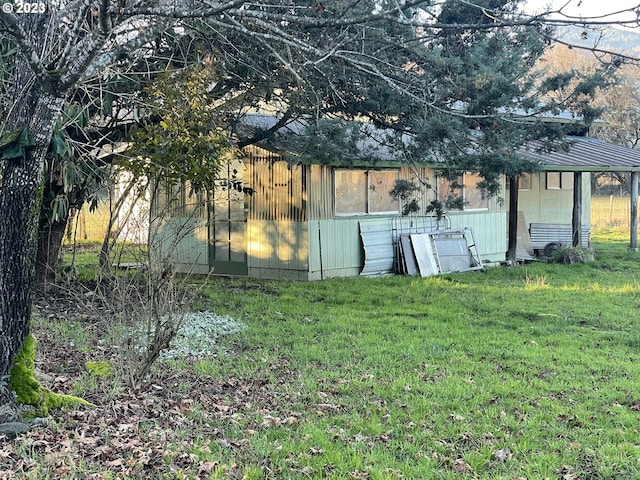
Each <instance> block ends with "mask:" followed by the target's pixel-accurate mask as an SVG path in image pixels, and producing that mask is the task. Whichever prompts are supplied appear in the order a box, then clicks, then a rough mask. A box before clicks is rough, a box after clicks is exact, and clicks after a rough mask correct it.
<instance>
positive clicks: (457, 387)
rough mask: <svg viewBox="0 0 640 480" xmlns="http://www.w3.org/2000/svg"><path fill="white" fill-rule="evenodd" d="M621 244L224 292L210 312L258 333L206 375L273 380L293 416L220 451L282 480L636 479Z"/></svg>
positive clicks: (639, 447) (633, 283)
mask: <svg viewBox="0 0 640 480" xmlns="http://www.w3.org/2000/svg"><path fill="white" fill-rule="evenodd" d="M624 241H625V240H624V239H623V237H622V236H620V235H616V236H613V238H612V237H611V236H610V237H608V238H607V241H606V242H598V241H596V248H597V250H598V252H599V253H598V259H597V260H596V262H593V263H591V264H585V265H571V266H562V265H550V264H542V263H537V264H531V265H529V266H522V267H517V268H502V267H500V268H493V269H490V270H488V271H486V272H483V273H477V272H475V273H467V274H460V275H447V276H441V277H434V278H428V279H418V278H408V277H399V276H398V277H386V278H374V279H371V278H350V279H335V280H329V281H323V282H317V283H296V282H282V281H280V282H266V281H252V280H224V279H219V280H214V281H212V282H211V283H210V284H209V286H208V290H207V291H208V298H209V301H210V302H211V305H215V306H216V308H217V310H218V311H219V312H221V313H227V314H229V315H232V316H235V317H236V318H241V319H242V320H243V321H244V322H246V323H247V324H248V325H249V326H250V328H249V330H248V332H247V333H245V334H244V336H243V338H242V340H241V343H242V345H243V347H242V348H241V346H240V345H238V348H237V351H236V354H235V355H234V356H233V359H227V361H222V362H220V361H216V362H213V363H203V364H201V365H200V366H199V368H201V369H202V370H203V371H205V372H207V373H209V374H212V375H215V376H217V377H222V378H224V376H225V375H233V376H243V377H247V378H269V379H270V382H272V383H273V385H274V386H275V385H277V388H279V389H281V391H280V392H279V393H280V394H281V395H282V396H283V397H284V398H286V399H287V400H286V401H284V402H282V403H281V404H280V405H279V408H281V409H282V411H281V412H278V411H276V413H277V416H278V418H286V417H289V416H291V415H292V412H294V413H295V418H296V422H295V423H292V424H275V425H269V426H265V427H262V428H258V429H257V433H255V434H254V435H253V436H252V437H250V442H249V444H248V445H247V446H246V448H243V449H242V451H234V452H227V451H225V450H221V451H220V452H217V453H218V454H219V455H222V456H223V458H224V460H225V463H227V464H236V465H239V466H240V467H241V468H242V469H243V471H245V472H251V471H254V470H255V471H260V462H264V461H265V459H268V461H269V465H271V466H272V467H271V470H274V468H275V469H276V470H277V471H278V472H280V474H279V475H275V477H277V478H309V477H310V478H325V477H327V476H330V477H331V478H357V477H358V475H361V476H363V478H381V479H382V478H400V477H403V478H438V479H440V478H459V477H460V475H462V476H467V477H470V478H473V477H476V478H487V479H498V478H504V479H507V478H509V479H511V478H562V475H566V477H565V478H611V479H614V478H615V479H620V478H639V477H640V461H639V459H640V442H639V441H638V428H639V427H640V413H639V412H637V411H636V407H635V406H636V402H637V401H638V400H639V399H640V382H639V378H640V377H639V375H640V362H639V360H640V320H639V319H638V313H639V309H640V285H639V283H638V264H639V262H640V257H638V255H637V254H632V253H628V252H627V251H626V244H625V243H624ZM267 366H269V372H265V368H267ZM282 366H286V372H284V373H283V372H281V371H280V370H279V369H280V368H281V367H282ZM281 375H286V378H285V379H283V377H282V376H281ZM271 415H275V414H274V413H272V414H271ZM258 420H259V419H258ZM256 421H257V420H256V418H253V417H251V416H250V415H249V416H247V417H246V418H245V419H244V422H239V424H237V425H235V432H236V434H237V435H240V436H244V435H246V433H245V432H246V429H250V430H253V429H252V428H250V425H253V424H255V423H256ZM504 449H508V453H507V454H505V456H504V460H500V459H499V458H498V456H499V455H498V453H497V452H499V451H500V450H502V451H503V452H507V450H504ZM327 472H330V474H328V473H327ZM365 472H366V473H365ZM562 472H564V473H562ZM572 474H575V475H577V477H570V475H572ZM247 475H248V476H249V478H251V475H249V474H247ZM366 475H369V477H366ZM258 477H259V476H258ZM258 477H256V478H258ZM260 478H262V477H260Z"/></svg>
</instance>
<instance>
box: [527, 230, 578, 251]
mask: <svg viewBox="0 0 640 480" xmlns="http://www.w3.org/2000/svg"><path fill="white" fill-rule="evenodd" d="M590 234H591V226H590V225H582V246H583V247H584V248H587V247H588V246H589V243H590V238H589V236H590ZM529 236H530V237H531V246H532V247H533V249H534V250H544V248H545V247H546V246H547V245H549V244H554V243H555V244H559V245H561V246H566V247H570V246H571V245H572V243H573V227H572V226H571V225H569V224H564V223H531V224H530V225H529Z"/></svg>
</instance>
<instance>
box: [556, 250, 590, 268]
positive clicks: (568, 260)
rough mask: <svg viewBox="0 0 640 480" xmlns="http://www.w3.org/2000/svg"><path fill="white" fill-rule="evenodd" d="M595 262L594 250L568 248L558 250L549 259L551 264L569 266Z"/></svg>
mask: <svg viewBox="0 0 640 480" xmlns="http://www.w3.org/2000/svg"><path fill="white" fill-rule="evenodd" d="M594 260H595V251H594V250H593V248H582V247H566V248H560V249H558V250H556V252H555V253H554V254H553V255H552V256H551V258H550V259H549V262H551V263H562V264H565V265H569V264H573V263H587V262H593V261H594Z"/></svg>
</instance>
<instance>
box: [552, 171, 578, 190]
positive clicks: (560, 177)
mask: <svg viewBox="0 0 640 480" xmlns="http://www.w3.org/2000/svg"><path fill="white" fill-rule="evenodd" d="M547 190H573V173H572V172H547Z"/></svg>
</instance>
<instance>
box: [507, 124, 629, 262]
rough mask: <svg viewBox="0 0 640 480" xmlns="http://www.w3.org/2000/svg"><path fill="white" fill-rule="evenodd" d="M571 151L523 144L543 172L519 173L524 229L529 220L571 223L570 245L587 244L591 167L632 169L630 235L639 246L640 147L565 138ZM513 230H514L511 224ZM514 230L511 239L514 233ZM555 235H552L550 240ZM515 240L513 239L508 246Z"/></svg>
mask: <svg viewBox="0 0 640 480" xmlns="http://www.w3.org/2000/svg"><path fill="white" fill-rule="evenodd" d="M567 140H568V142H569V149H568V150H567V151H555V152H542V151H539V146H540V145H539V144H537V143H536V142H532V143H531V144H528V145H526V146H524V147H522V148H521V150H520V152H521V153H522V154H523V155H525V156H527V157H529V158H531V159H533V160H535V161H537V162H539V164H540V166H541V171H540V173H537V174H530V175H524V176H521V177H520V178H519V179H518V181H517V184H516V185H515V187H516V188H515V190H516V191H517V202H516V204H517V207H515V210H516V211H520V212H522V215H523V216H524V218H525V219H526V222H525V225H526V228H528V229H529V230H531V225H532V224H533V225H534V228H537V227H535V226H536V225H545V226H546V227H544V230H545V231H547V232H549V231H550V230H551V227H549V225H557V226H558V228H557V229H556V230H557V231H558V232H559V233H558V235H561V233H560V232H561V231H562V230H564V229H565V228H566V227H570V231H571V242H570V243H571V244H573V245H584V244H585V243H588V242H586V241H585V239H584V237H585V236H588V235H589V231H590V229H589V225H590V215H591V182H590V175H591V173H592V172H606V171H613V172H631V174H632V182H631V184H632V191H631V200H630V201H631V219H630V225H631V238H630V243H629V244H630V248H632V249H634V250H635V249H637V229H638V225H637V224H638V209H637V204H638V203H637V202H638V176H637V175H638V171H640V151H639V150H634V149H632V148H628V147H624V146H620V145H615V144H612V143H609V142H607V141H605V140H601V139H597V138H593V137H580V136H570V137H567ZM509 185H510V186H511V189H510V190H511V191H510V202H509V203H510V205H511V207H510V210H512V211H513V210H514V207H513V205H514V201H516V200H515V199H514V198H513V196H514V188H513V185H514V181H513V179H511V181H510V182H509ZM509 224H510V225H515V224H517V217H516V216H515V215H514V214H511V215H510V221H509ZM510 230H511V229H510ZM516 235H517V234H515V233H514V232H513V231H511V232H510V238H511V237H513V236H516ZM551 239H552V237H549V240H550V241H551ZM512 242H513V239H511V240H510V250H511V249H512V247H513V245H512Z"/></svg>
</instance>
